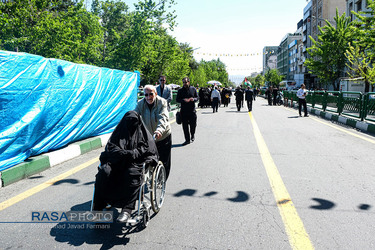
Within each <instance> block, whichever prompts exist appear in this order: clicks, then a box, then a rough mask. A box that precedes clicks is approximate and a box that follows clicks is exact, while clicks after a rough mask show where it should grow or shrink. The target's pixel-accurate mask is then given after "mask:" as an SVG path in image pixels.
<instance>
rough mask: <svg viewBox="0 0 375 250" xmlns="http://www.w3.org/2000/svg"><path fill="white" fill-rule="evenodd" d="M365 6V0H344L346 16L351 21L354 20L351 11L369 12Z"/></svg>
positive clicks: (354, 17)
mask: <svg viewBox="0 0 375 250" xmlns="http://www.w3.org/2000/svg"><path fill="white" fill-rule="evenodd" d="M367 4H368V3H367V0H346V16H348V17H350V19H351V20H352V21H353V20H355V19H356V16H355V15H354V14H352V11H354V12H360V11H370V9H369V8H368V7H367ZM368 15H369V14H368Z"/></svg>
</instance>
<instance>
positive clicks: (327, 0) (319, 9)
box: [310, 0, 366, 40]
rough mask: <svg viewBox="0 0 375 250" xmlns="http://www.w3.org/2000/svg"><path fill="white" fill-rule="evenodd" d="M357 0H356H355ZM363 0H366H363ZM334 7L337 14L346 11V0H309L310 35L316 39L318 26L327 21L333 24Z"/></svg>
mask: <svg viewBox="0 0 375 250" xmlns="http://www.w3.org/2000/svg"><path fill="white" fill-rule="evenodd" d="M357 1H358V0H357ZM363 1H364V2H365V1H366V0H363ZM336 9H337V10H338V12H339V15H342V14H343V13H344V12H346V1H344V0H311V19H310V20H311V36H312V37H313V38H314V40H317V38H318V35H319V29H318V26H320V27H323V26H324V25H325V24H326V23H325V20H327V21H329V22H330V23H331V24H332V25H334V24H335V21H334V17H335V16H336Z"/></svg>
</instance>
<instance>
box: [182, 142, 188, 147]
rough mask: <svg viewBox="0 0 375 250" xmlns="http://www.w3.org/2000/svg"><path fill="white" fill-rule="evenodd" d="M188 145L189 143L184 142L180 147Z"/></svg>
mask: <svg viewBox="0 0 375 250" xmlns="http://www.w3.org/2000/svg"><path fill="white" fill-rule="evenodd" d="M188 144H190V141H185V142H184V143H182V146H185V145H188Z"/></svg>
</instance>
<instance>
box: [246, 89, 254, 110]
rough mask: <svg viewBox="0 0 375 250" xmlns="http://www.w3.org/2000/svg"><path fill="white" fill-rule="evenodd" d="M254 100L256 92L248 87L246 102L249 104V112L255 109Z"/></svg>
mask: <svg viewBox="0 0 375 250" xmlns="http://www.w3.org/2000/svg"><path fill="white" fill-rule="evenodd" d="M253 98H254V92H253V90H252V89H250V86H248V87H247V90H246V91H245V100H246V103H247V108H248V110H249V112H251V110H252V109H253Z"/></svg>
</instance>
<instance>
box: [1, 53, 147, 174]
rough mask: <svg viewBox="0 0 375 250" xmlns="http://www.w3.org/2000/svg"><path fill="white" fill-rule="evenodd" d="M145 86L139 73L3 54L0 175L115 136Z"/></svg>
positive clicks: (15, 54)
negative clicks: (68, 147)
mask: <svg viewBox="0 0 375 250" xmlns="http://www.w3.org/2000/svg"><path fill="white" fill-rule="evenodd" d="M139 82H140V75H139V72H136V73H133V72H125V71H120V70H113V69H108V68H99V67H95V66H90V65H84V64H75V63H71V62H67V61H63V60H57V59H48V58H44V57H41V56H36V55H31V54H27V53H15V52H7V51H1V50H0V171H1V170H4V169H7V168H9V167H11V166H14V165H16V164H18V163H20V162H23V161H24V160H25V159H27V158H28V157H29V156H34V155H38V154H41V153H44V152H47V151H51V150H55V149H59V148H61V147H64V146H66V145H67V144H69V143H72V142H74V141H78V140H82V139H85V138H88V137H92V136H97V135H101V134H106V133H109V132H112V131H113V130H114V128H115V127H116V125H117V124H118V123H119V121H120V120H121V118H122V117H123V116H124V114H125V113H126V112H127V111H129V110H132V109H134V108H135V105H136V102H137V90H138V85H139Z"/></svg>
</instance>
